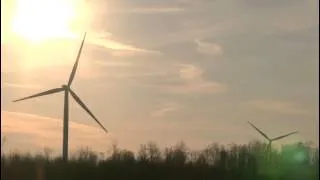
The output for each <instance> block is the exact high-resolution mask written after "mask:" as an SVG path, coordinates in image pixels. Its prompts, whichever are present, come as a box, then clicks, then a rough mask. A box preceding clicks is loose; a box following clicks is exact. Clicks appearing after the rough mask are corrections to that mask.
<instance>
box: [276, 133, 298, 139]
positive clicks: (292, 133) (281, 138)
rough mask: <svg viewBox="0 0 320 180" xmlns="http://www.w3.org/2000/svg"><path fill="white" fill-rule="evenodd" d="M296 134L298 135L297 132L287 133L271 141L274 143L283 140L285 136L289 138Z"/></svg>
mask: <svg viewBox="0 0 320 180" xmlns="http://www.w3.org/2000/svg"><path fill="white" fill-rule="evenodd" d="M296 133H298V131H294V132H292V133H288V134H285V135H283V136H279V137H276V138H273V139H272V141H276V140H279V139H282V138H285V137H287V136H290V135H292V134H296Z"/></svg>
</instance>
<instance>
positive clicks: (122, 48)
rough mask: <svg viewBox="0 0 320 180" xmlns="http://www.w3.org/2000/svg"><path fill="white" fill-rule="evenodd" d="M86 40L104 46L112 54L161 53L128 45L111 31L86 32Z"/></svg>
mask: <svg viewBox="0 0 320 180" xmlns="http://www.w3.org/2000/svg"><path fill="white" fill-rule="evenodd" d="M88 42H89V43H92V44H94V45H98V46H101V47H104V48H106V49H109V50H112V52H113V53H112V54H113V55H114V56H132V55H136V54H161V53H160V52H158V51H153V50H147V49H143V48H139V47H135V46H133V45H129V44H126V43H123V42H121V40H118V38H117V37H115V36H114V35H112V34H111V33H107V32H103V33H101V34H100V33H97V32H94V33H93V34H91V35H90V34H88Z"/></svg>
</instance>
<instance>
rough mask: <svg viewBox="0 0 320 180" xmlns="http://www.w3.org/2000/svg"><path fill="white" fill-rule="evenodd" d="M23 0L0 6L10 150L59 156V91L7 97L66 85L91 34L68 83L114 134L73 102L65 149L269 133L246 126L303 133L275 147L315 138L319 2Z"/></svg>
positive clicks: (196, 144) (196, 142)
mask: <svg viewBox="0 0 320 180" xmlns="http://www.w3.org/2000/svg"><path fill="white" fill-rule="evenodd" d="M33 1H34V2H33ZM22 2H23V1H21V0H20V1H19V0H15V1H11V0H5V1H4V2H2V6H1V15H2V16H1V24H2V27H6V28H1V36H2V38H1V118H2V122H1V133H2V135H5V136H6V138H7V142H6V148H8V149H16V148H19V149H20V150H28V151H35V150H37V151H38V150H41V149H43V147H50V148H52V149H54V150H56V151H60V149H61V144H62V142H61V140H62V120H61V119H62V116H63V93H59V94H54V95H51V96H44V97H41V98H36V99H31V100H28V101H23V102H19V103H12V102H11V101H12V100H14V99H17V98H21V97H24V96H28V95H31V94H34V93H37V92H40V91H43V90H46V89H50V88H55V87H61V85H62V84H64V83H67V80H68V76H69V74H70V72H71V68H72V66H73V63H74V60H75V57H76V53H77V51H78V48H79V45H80V42H81V38H82V36H83V33H84V32H85V31H87V32H88V34H87V39H86V43H85V45H84V49H83V53H82V56H81V59H80V63H79V68H78V71H77V74H76V78H75V80H74V82H73V85H72V88H73V90H74V91H75V92H76V93H77V94H78V96H79V97H80V98H81V99H82V100H83V101H84V102H85V103H86V104H87V106H88V107H89V108H90V110H91V111H92V112H93V113H94V114H95V115H96V116H97V117H98V119H99V120H100V121H101V122H102V124H103V125H104V126H105V127H106V128H107V129H108V131H109V132H110V133H109V134H106V133H104V132H103V131H102V130H101V129H99V126H98V125H97V124H96V123H95V122H94V121H93V120H92V119H91V117H90V116H89V115H87V114H86V113H85V111H84V110H83V109H81V107H80V106H79V105H78V104H76V103H75V101H74V100H73V99H71V98H70V137H69V140H70V141H69V145H70V149H75V148H78V147H81V146H90V147H92V148H93V149H96V150H99V151H103V150H106V149H107V148H109V147H110V144H111V143H114V142H117V143H118V144H119V146H120V147H124V148H129V149H131V150H135V149H137V148H138V147H139V145H140V144H141V143H146V142H148V141H155V142H157V143H158V144H159V145H160V146H166V145H171V144H174V143H176V142H177V141H179V140H184V141H185V142H186V143H187V145H188V146H189V147H191V148H201V147H204V146H205V145H207V144H209V143H211V142H219V143H222V144H228V143H231V142H236V143H247V142H248V141H249V140H252V139H258V140H263V138H262V137H261V136H260V135H259V134H257V133H256V132H255V131H254V130H253V129H252V128H251V127H249V126H248V124H247V121H251V122H253V123H254V124H255V125H256V126H258V127H260V128H261V129H262V130H264V131H265V132H266V133H267V134H268V135H269V136H270V137H275V136H278V135H282V134H283V133H287V132H290V131H293V130H298V131H299V134H296V135H293V136H291V137H288V138H287V139H284V140H281V142H280V141H279V142H278V144H281V143H292V142H295V141H307V140H311V141H314V142H315V143H318V139H319V137H318V133H319V128H318V126H319V116H318V108H319V107H318V106H319V105H318V103H319V101H318V98H319V95H318V93H319V83H318V81H319V78H318V73H319V69H318V66H319V60H318V58H319V55H318V48H319V45H318V38H319V35H318V30H319V24H318V2H317V1H316V0H304V1H301V0H268V1H263V0H161V1H150V0H87V1H80V0H79V1H71V0H69V1H68V0H59V1H58V0H57V1H50V0H46V3H53V2H54V3H53V4H51V5H50V7H49V8H48V5H46V3H44V4H40V1H36V0H32V1H30V2H29V1H28V2H29V5H28V6H27V5H24V6H23V5H22V4H23V3H22ZM41 2H44V1H41ZM32 3H33V4H32ZM37 7H38V8H37ZM28 8H29V9H28ZM41 8H42V9H41ZM45 8H47V9H45ZM54 8H56V9H54ZM50 9H51V10H50ZM52 9H53V10H52ZM70 9H73V10H74V11H72V12H73V14H72V15H73V16H71V15H70V13H69V10H70ZM54 10H55V11H54ZM26 12H27V13H28V14H29V15H30V14H32V16H31V15H30V17H29V18H28V19H27V18H25V17H26V14H23V13H26ZM30 12H32V13H30ZM37 13H38V14H37ZM50 13H51V15H50ZM53 13H54V14H55V15H54V16H53V15H52V14H53ZM57 13H58V15H57ZM63 14H65V15H68V14H69V15H70V16H68V17H70V18H69V19H68V18H67V16H62V15H63ZM60 15H61V17H62V18H61V19H63V20H66V19H68V20H70V21H63V22H65V23H62V21H58V20H57V19H55V18H58V17H60ZM22 17H24V19H23V18H22ZM53 26H54V28H55V29H53ZM60 27H61V28H60ZM66 27H67V28H66ZM66 30H67V31H66ZM62 32H64V33H62ZM67 32H68V33H67ZM48 37H49V38H48Z"/></svg>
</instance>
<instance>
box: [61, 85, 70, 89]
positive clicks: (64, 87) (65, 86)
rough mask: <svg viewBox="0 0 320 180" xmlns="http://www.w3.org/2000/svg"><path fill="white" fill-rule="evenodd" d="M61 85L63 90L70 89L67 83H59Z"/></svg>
mask: <svg viewBox="0 0 320 180" xmlns="http://www.w3.org/2000/svg"><path fill="white" fill-rule="evenodd" d="M61 87H62V89H64V90H70V87H69V86H68V85H65V84H63V85H61Z"/></svg>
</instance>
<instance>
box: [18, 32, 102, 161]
mask: <svg viewBox="0 0 320 180" xmlns="http://www.w3.org/2000/svg"><path fill="white" fill-rule="evenodd" d="M86 34H87V33H85V34H84V37H83V40H82V43H81V46H80V49H79V51H78V55H77V59H76V62H75V64H74V66H73V69H72V71H71V74H70V77H69V81H68V84H67V85H65V84H64V85H62V86H61V87H60V88H54V89H50V90H47V91H44V92H41V93H38V94H34V95H31V96H28V97H24V98H21V99H17V100H14V101H13V102H18V101H22V100H26V99H30V98H35V97H39V96H45V95H49V94H54V93H58V92H62V91H64V116H63V143H62V146H63V150H62V158H63V160H64V161H67V160H68V131H69V92H70V94H71V96H72V97H73V98H74V99H75V100H76V102H77V103H78V104H79V105H80V106H81V107H82V108H83V109H84V110H85V111H86V112H87V113H88V114H89V115H90V116H91V117H92V118H93V119H94V120H95V121H96V122H97V123H98V124H99V125H100V126H101V128H102V129H103V130H104V131H105V132H108V131H107V130H106V128H104V127H103V125H102V124H101V123H100V122H99V121H98V119H97V118H96V117H95V116H94V115H93V114H92V112H91V111H90V110H89V108H88V107H87V106H86V105H85V104H84V103H83V102H82V101H81V99H80V98H79V97H78V96H77V95H76V93H75V92H74V91H72V89H71V87H70V86H71V83H72V81H73V79H74V76H75V74H76V70H77V67H78V63H79V59H80V54H81V51H82V47H83V44H84V40H85V38H86Z"/></svg>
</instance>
